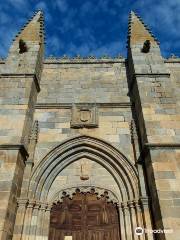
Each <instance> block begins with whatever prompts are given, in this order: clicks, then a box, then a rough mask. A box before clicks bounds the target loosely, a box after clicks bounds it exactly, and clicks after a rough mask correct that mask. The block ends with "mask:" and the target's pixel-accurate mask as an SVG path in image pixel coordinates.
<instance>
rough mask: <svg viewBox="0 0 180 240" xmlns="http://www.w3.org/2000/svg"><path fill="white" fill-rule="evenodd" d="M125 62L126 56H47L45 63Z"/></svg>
mask: <svg viewBox="0 0 180 240" xmlns="http://www.w3.org/2000/svg"><path fill="white" fill-rule="evenodd" d="M100 63H125V58H123V57H121V58H120V57H119V58H46V59H45V60H44V64H100Z"/></svg>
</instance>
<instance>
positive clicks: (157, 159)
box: [128, 12, 180, 240]
mask: <svg viewBox="0 0 180 240" xmlns="http://www.w3.org/2000/svg"><path fill="white" fill-rule="evenodd" d="M128 75H129V80H128V81H129V94H130V97H131V99H132V102H133V104H134V105H135V112H134V115H135V118H136V124H137V126H138V130H139V139H140V143H141V159H139V161H140V162H141V163H142V165H143V166H144V168H145V171H146V177H147V183H148V187H149V193H150V196H151V205H152V213H153V218H154V229H173V233H171V234H170V233H169V234H168V233H167V234H166V233H165V234H163V233H162V234H156V237H157V239H161V240H162V239H168V240H172V239H174V240H175V239H178V236H179V235H178V234H180V233H179V230H178V229H180V207H179V206H178V204H177V199H178V198H179V197H180V192H179V186H180V178H179V169H178V161H179V147H180V144H179V139H178V132H177V131H176V130H177V128H178V127H177V125H178V124H177V123H178V121H179V119H180V115H178V113H179V109H178V104H177V102H178V101H177V99H176V97H175V96H176V95H175V92H174V89H176V87H177V86H176V85H175V83H174V82H173V80H172V77H171V75H170V72H169V70H168V69H167V67H166V65H165V63H164V59H163V58H162V56H161V53H160V49H159V43H158V41H157V39H155V37H154V36H153V35H152V33H151V32H150V30H149V29H148V28H147V26H146V25H145V24H144V23H143V21H142V20H141V18H140V17H138V16H137V15H136V14H135V13H134V12H131V14H130V20H129V35H128Z"/></svg>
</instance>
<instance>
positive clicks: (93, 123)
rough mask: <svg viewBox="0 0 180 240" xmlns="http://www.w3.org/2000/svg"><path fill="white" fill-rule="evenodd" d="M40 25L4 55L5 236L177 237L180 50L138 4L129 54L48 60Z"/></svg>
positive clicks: (0, 205) (1, 213)
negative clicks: (153, 28) (175, 51)
mask: <svg viewBox="0 0 180 240" xmlns="http://www.w3.org/2000/svg"><path fill="white" fill-rule="evenodd" d="M43 24H44V20H43V14H42V12H41V11H38V12H36V13H35V15H34V16H33V17H32V18H31V19H30V20H29V21H28V23H27V24H26V25H25V26H24V27H23V29H22V30H21V31H20V32H19V33H18V35H17V36H16V37H15V39H14V40H13V43H12V45H11V48H10V50H9V54H8V57H7V58H6V59H5V60H1V62H0V78H1V79H0V89H1V92H0V239H1V240H7V239H13V240H20V239H23V240H24V239H28V240H30V239H38V240H40V239H41V240H45V239H62V240H63V239H73V240H75V239H83V240H85V239H87V240H101V239H102V240H104V239H121V240H152V239H157V240H178V239H179V236H180V111H179V106H180V105H179V104H180V91H179V89H180V88H179V86H180V81H179V79H180V59H179V58H176V57H171V58H169V59H164V58H163V57H162V56H161V52H160V48H159V43H158V41H157V40H156V39H155V37H154V36H153V35H152V34H151V32H150V30H149V29H148V28H147V26H146V25H145V24H144V23H143V21H142V19H141V18H140V17H139V16H137V15H136V14H135V13H133V12H131V14H130V18H129V26H128V28H129V31H128V42H127V49H128V57H127V59H125V58H123V57H117V58H108V57H107V56H104V57H102V58H100V59H96V58H95V57H93V56H90V57H88V58H81V57H80V56H77V57H76V58H73V59H68V58H67V57H66V56H64V57H62V58H59V59H57V58H47V59H44V58H43V52H44V29H43ZM137 227H140V228H141V229H139V231H142V229H143V231H144V232H143V233H142V234H141V232H139V231H138V229H136V228H137ZM135 229H136V233H135ZM152 229H154V230H159V231H160V233H152V231H151V230H152ZM163 231H164V232H163ZM138 234H139V235H138Z"/></svg>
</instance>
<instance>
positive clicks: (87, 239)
mask: <svg viewBox="0 0 180 240" xmlns="http://www.w3.org/2000/svg"><path fill="white" fill-rule="evenodd" d="M67 236H70V237H67ZM71 238H72V240H110V239H111V240H119V239H120V237H119V218H118V211H117V207H116V205H115V204H113V203H112V202H108V193H107V192H105V193H104V194H103V195H101V196H100V197H98V196H97V194H96V193H95V191H94V190H93V189H92V190H91V192H87V193H82V192H80V191H79V190H78V189H77V190H76V192H75V193H74V195H73V197H72V199H70V198H69V196H67V195H66V194H65V193H64V197H63V201H62V202H61V203H57V204H55V205H54V206H53V208H52V211H51V217H50V232H49V240H64V239H71Z"/></svg>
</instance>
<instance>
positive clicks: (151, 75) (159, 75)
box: [133, 72, 170, 77]
mask: <svg viewBox="0 0 180 240" xmlns="http://www.w3.org/2000/svg"><path fill="white" fill-rule="evenodd" d="M133 76H134V77H169V76H170V73H163V72H162V73H161V72H160V73H134V74H133Z"/></svg>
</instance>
